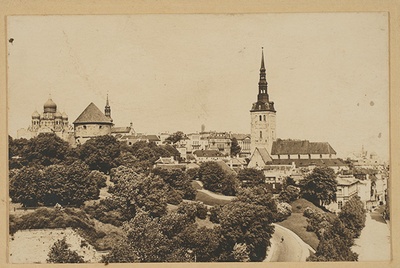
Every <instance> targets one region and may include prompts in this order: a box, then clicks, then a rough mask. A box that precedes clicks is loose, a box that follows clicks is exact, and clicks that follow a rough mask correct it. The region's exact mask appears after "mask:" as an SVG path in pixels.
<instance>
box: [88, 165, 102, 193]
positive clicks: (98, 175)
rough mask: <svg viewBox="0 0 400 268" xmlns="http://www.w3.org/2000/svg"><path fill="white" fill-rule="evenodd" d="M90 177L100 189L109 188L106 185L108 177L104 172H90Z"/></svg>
mask: <svg viewBox="0 0 400 268" xmlns="http://www.w3.org/2000/svg"><path fill="white" fill-rule="evenodd" d="M88 177H89V179H93V181H95V182H96V185H97V188H98V189H100V188H103V187H106V186H107V184H106V181H107V177H106V175H104V173H103V172H100V171H97V170H92V172H90V174H89V176H88Z"/></svg>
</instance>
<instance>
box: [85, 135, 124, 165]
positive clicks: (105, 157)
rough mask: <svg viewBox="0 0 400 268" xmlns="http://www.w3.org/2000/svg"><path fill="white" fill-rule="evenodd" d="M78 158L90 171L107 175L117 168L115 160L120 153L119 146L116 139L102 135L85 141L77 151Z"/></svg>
mask: <svg viewBox="0 0 400 268" xmlns="http://www.w3.org/2000/svg"><path fill="white" fill-rule="evenodd" d="M78 151H79V157H80V159H81V160H82V161H84V162H85V163H86V164H87V165H88V166H89V168H90V169H92V170H99V171H101V172H104V173H108V172H109V171H110V169H111V168H113V167H117V166H118V163H116V159H118V157H119V155H120V153H121V144H120V142H119V141H117V139H116V138H114V137H113V136H110V135H104V136H99V137H95V138H92V139H90V140H88V141H86V142H85V143H84V144H83V145H81V146H80V147H79V149H78Z"/></svg>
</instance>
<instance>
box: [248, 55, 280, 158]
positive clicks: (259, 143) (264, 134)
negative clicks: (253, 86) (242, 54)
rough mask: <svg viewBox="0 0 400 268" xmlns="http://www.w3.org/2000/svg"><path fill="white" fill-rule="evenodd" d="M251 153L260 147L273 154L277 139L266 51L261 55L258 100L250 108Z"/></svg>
mask: <svg viewBox="0 0 400 268" xmlns="http://www.w3.org/2000/svg"><path fill="white" fill-rule="evenodd" d="M250 116H251V144H250V151H251V153H253V152H254V150H255V149H256V148H257V147H258V148H265V149H267V151H268V153H269V154H271V148H272V143H273V142H274V141H275V140H276V111H275V108H274V102H273V101H269V96H268V83H267V78H266V70H265V65H264V51H262V55H261V68H260V81H259V82H258V95H257V102H255V103H253V106H252V107H251V110H250Z"/></svg>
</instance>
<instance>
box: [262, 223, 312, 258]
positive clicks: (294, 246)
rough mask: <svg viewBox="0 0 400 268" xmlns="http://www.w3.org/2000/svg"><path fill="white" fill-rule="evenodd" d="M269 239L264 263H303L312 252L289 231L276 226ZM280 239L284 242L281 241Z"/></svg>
mask: <svg viewBox="0 0 400 268" xmlns="http://www.w3.org/2000/svg"><path fill="white" fill-rule="evenodd" d="M273 225H274V226H275V232H274V234H273V235H272V238H271V247H270V248H269V249H268V252H267V258H266V259H265V260H264V261H265V262H303V261H306V259H307V257H308V256H310V251H311V252H314V250H313V249H312V248H311V247H310V246H309V245H308V244H306V243H305V242H304V241H303V240H301V238H300V237H298V236H297V235H296V234H295V233H293V232H292V231H291V230H289V229H287V228H285V227H282V226H280V225H278V224H273ZM282 237H283V238H284V240H283V241H282Z"/></svg>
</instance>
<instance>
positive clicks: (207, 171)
mask: <svg viewBox="0 0 400 268" xmlns="http://www.w3.org/2000/svg"><path fill="white" fill-rule="evenodd" d="M198 175H199V179H200V181H202V182H203V186H204V188H205V189H207V190H210V191H213V192H217V193H223V194H225V195H234V194H235V193H236V191H237V187H238V181H237V178H236V177H235V176H234V175H233V174H226V173H225V171H224V170H223V169H222V167H221V166H220V165H219V164H218V163H217V162H204V163H202V164H201V165H200V169H199V172H198Z"/></svg>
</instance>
